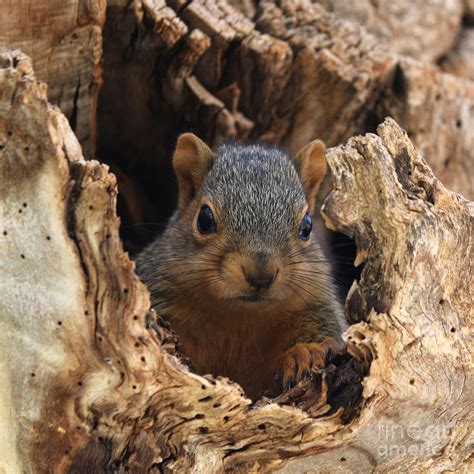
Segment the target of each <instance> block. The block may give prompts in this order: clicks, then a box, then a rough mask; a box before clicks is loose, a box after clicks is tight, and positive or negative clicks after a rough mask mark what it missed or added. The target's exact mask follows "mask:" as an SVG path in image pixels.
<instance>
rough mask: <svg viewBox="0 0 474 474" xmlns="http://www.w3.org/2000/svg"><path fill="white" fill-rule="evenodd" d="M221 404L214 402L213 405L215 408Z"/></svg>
mask: <svg viewBox="0 0 474 474" xmlns="http://www.w3.org/2000/svg"><path fill="white" fill-rule="evenodd" d="M220 406H221V404H220V403H214V405H212V407H213V408H219V407H220Z"/></svg>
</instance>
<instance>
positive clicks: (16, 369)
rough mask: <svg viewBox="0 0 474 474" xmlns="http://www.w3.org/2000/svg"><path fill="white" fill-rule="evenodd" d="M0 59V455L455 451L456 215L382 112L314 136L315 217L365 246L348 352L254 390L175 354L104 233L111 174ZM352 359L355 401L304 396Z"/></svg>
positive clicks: (109, 228) (462, 320) (459, 288)
mask: <svg viewBox="0 0 474 474" xmlns="http://www.w3.org/2000/svg"><path fill="white" fill-rule="evenodd" d="M0 66H1V69H0V144H1V146H0V183H2V185H1V186H0V225H1V229H0V262H2V263H1V265H0V291H1V294H2V298H1V300H0V325H1V328H0V329H1V330H0V361H1V363H2V369H1V370H0V374H1V375H0V376H1V385H2V387H4V389H3V390H2V391H1V392H0V419H1V423H2V437H1V438H0V468H1V469H3V470H5V471H6V472H9V473H10V472H12V473H14V472H46V471H49V472H50V471H53V472H62V471H67V470H70V471H73V472H91V471H92V470H113V471H116V472H125V471H127V470H129V471H132V472H148V471H153V470H162V471H164V472H170V471H175V472H190V471H193V472H206V473H207V472H221V471H223V470H233V471H236V472H249V471H252V472H258V471H268V470H270V469H281V470H282V471H283V472H285V471H287V472H294V471H295V470H296V469H298V470H304V469H310V468H314V467H315V466H317V469H318V470H321V471H328V470H331V471H334V470H336V469H339V470H341V471H343V470H347V469H348V470H351V471H357V472H372V471H378V472H388V471H394V470H410V471H414V470H427V469H430V470H432V471H433V472H440V471H446V470H452V471H459V470H462V469H464V470H466V471H467V470H469V464H468V462H469V457H470V456H471V454H472V451H471V450H472V445H471V443H472V439H470V437H471V436H472V428H473V426H472V418H470V405H472V393H473V377H472V376H473V372H472V367H471V366H470V365H469V364H470V354H471V353H472V349H473V348H472V341H473V337H472V336H473V334H472V332H473V331H472V329H473V312H472V295H471V290H472V287H473V284H474V282H473V272H472V270H473V269H472V262H473V259H472V255H473V246H472V230H473V215H472V214H470V211H469V203H468V202H466V201H465V200H464V199H463V198H462V197H460V196H459V195H457V194H455V193H452V192H450V191H448V190H447V189H446V188H445V187H444V186H443V185H442V184H441V183H440V182H439V181H438V180H437V179H436V178H435V177H434V175H433V173H432V172H431V170H430V169H429V167H428V166H427V164H426V162H425V161H424V159H423V158H421V156H420V155H419V154H418V153H417V151H416V150H415V148H414V146H413V145H412V143H411V142H410V140H409V139H408V137H407V135H406V134H405V133H404V132H403V130H402V129H401V128H400V127H399V126H398V125H397V124H396V122H394V121H393V120H392V119H387V120H386V121H385V122H384V123H383V124H381V125H380V126H379V127H378V128H377V135H375V134H367V135H365V136H359V137H354V138H351V139H350V140H349V141H348V142H347V144H345V145H341V146H338V147H336V148H332V149H330V150H329V151H328V154H327V157H328V162H329V166H330V168H331V170H332V174H333V190H332V192H331V193H330V194H329V196H328V198H327V199H326V201H325V204H324V207H323V212H324V215H325V219H326V221H327V223H328V225H329V226H330V227H333V228H335V229H338V230H340V231H343V232H344V233H346V234H347V235H349V236H351V237H352V238H354V239H355V242H356V244H357V249H358V256H357V264H359V265H362V264H363V270H362V274H361V278H360V279H359V281H357V282H355V283H354V285H353V287H352V289H351V291H350V294H349V297H348V300H347V303H346V307H347V313H348V315H349V316H350V319H351V320H352V321H353V322H354V321H357V322H356V323H355V324H353V325H352V326H351V327H350V329H349V330H348V331H347V333H346V335H345V338H346V341H347V347H348V352H349V353H350V354H352V356H353V358H350V357H349V356H348V355H347V354H346V355H341V356H337V357H336V358H335V359H334V361H333V366H332V368H331V369H330V371H328V372H327V373H321V374H314V378H313V381H308V382H306V383H307V384H308V390H310V389H312V390H314V392H313V393H314V399H313V400H312V399H311V396H309V397H308V391H301V387H296V388H295V389H294V392H291V393H290V394H287V399H286V400H281V399H280V400H279V401H280V403H283V402H285V401H286V402H288V401H289V402H291V403H293V404H295V407H290V406H287V405H283V404H282V405H278V404H277V403H272V401H271V400H261V401H259V402H257V403H255V404H252V403H251V401H250V400H248V399H247V398H246V397H245V396H244V394H243V393H242V391H241V389H240V388H239V387H238V386H237V385H235V384H233V383H231V382H230V381H228V380H226V379H213V378H211V377H201V376H198V375H195V374H193V373H192V372H190V371H189V369H188V368H187V366H186V365H185V363H184V361H182V360H180V359H179V358H178V357H177V355H176V354H175V353H174V350H175V341H174V339H173V338H172V336H171V335H170V333H169V331H168V330H167V329H166V328H165V327H164V326H163V325H162V324H161V322H160V320H159V318H158V317H157V316H156V315H154V314H153V313H150V312H149V299H148V293H147V291H146V288H145V287H144V286H143V285H142V284H141V283H140V282H139V281H138V279H137V278H136V276H135V275H134V273H133V263H132V262H131V261H130V260H129V258H128V256H127V254H125V253H124V252H123V250H122V246H121V243H120V239H119V237H118V219H117V217H116V215H115V199H116V183H115V179H114V177H113V176H112V175H111V174H110V173H108V171H107V167H106V166H104V165H101V164H99V163H97V162H94V161H89V162H86V161H84V160H83V158H82V156H81V152H80V148H79V145H78V142H77V140H76V138H75V136H74V134H73V133H72V131H71V129H70V127H69V125H68V123H67V121H66V119H65V118H64V117H63V116H62V115H61V113H60V112H59V110H58V109H57V108H55V107H51V106H50V105H49V104H48V102H47V101H46V95H45V87H44V86H43V85H41V84H39V83H38V82H36V79H35V77H34V75H33V73H32V67H31V62H30V60H29V59H27V58H26V57H25V56H23V55H21V54H20V53H18V52H13V53H2V55H1V56H0ZM471 209H472V207H471ZM357 373H358V374H359V377H360V379H363V380H362V382H361V383H362V387H361V388H362V392H361V393H360V394H359V398H358V399H357V400H356V402H357V403H356V404H357V408H358V409H357V410H354V406H350V403H349V401H350V400H346V401H345V402H344V403H342V404H340V406H339V408H338V409H337V410H336V411H334V410H333V411H329V412H328V411H327V410H325V409H322V407H323V406H324V405H323V403H324V402H325V397H326V400H327V404H328V405H330V406H332V407H333V408H334V407H335V406H336V404H335V402H334V400H335V399H336V398H337V396H338V395H337V392H339V393H341V392H342V393H344V392H345V390H348V389H350V387H347V384H346V385H345V384H342V385H340V381H341V380H342V379H343V376H344V374H345V376H346V377H348V378H347V379H346V380H352V381H353V382H354V383H357V382H356V378H355V376H356V375H357ZM320 379H322V380H323V381H325V382H324V383H323V385H322V388H320V389H318V387H321V385H320ZM338 384H339V385H338ZM349 385H350V384H349ZM338 387H339V388H338ZM344 387H345V388H344ZM318 390H319V392H318ZM331 390H332V391H331ZM305 397H306V398H305ZM276 401H278V400H276ZM352 401H354V400H352ZM331 404H332V405H331ZM303 405H304V408H305V409H306V411H302V410H301V409H300V408H299V407H303ZM348 410H352V415H351V416H350V417H349V418H347V417H345V416H344V414H345V413H347V412H348Z"/></svg>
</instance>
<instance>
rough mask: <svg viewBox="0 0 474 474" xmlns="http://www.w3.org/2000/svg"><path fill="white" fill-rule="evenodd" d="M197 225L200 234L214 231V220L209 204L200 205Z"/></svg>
mask: <svg viewBox="0 0 474 474" xmlns="http://www.w3.org/2000/svg"><path fill="white" fill-rule="evenodd" d="M197 227H198V230H199V232H201V234H211V233H212V232H215V231H216V221H215V220H214V214H213V213H212V211H211V209H210V208H209V206H202V207H201V210H200V211H199V215H198V219H197Z"/></svg>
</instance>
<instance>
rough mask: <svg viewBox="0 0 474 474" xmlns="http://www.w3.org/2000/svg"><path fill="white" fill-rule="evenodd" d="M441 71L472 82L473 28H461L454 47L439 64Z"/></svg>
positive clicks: (473, 62)
mask: <svg viewBox="0 0 474 474" xmlns="http://www.w3.org/2000/svg"><path fill="white" fill-rule="evenodd" d="M440 66H441V69H443V71H446V72H449V73H451V74H455V75H456V76H460V77H464V78H466V79H470V80H471V81H473V80H474V28H473V27H469V28H462V29H461V32H460V35H459V37H458V39H457V41H456V45H455V47H454V48H453V49H452V50H451V51H450V52H449V53H448V54H447V55H446V57H445V58H443V59H442V61H441V63H440Z"/></svg>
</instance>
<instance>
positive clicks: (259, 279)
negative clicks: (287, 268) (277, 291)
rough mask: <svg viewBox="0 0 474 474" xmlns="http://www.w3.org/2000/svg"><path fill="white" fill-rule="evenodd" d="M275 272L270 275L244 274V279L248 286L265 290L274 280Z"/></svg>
mask: <svg viewBox="0 0 474 474" xmlns="http://www.w3.org/2000/svg"><path fill="white" fill-rule="evenodd" d="M275 277H276V273H274V274H272V275H270V274H268V273H265V274H257V275H253V274H247V273H246V274H245V279H246V280H247V282H248V283H249V285H250V286H253V287H254V288H255V289H256V290H265V289H267V288H268V287H269V286H270V285H271V284H272V283H273V282H274V281H275Z"/></svg>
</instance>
